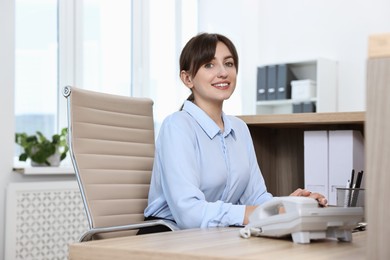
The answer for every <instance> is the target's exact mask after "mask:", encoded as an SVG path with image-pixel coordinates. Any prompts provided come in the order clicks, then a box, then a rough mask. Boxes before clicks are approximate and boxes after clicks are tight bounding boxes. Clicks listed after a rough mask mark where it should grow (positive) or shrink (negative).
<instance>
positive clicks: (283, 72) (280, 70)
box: [276, 64, 296, 99]
mask: <svg viewBox="0 0 390 260" xmlns="http://www.w3.org/2000/svg"><path fill="white" fill-rule="evenodd" d="M295 79H296V77H295V75H294V74H293V73H292V71H291V70H290V68H289V67H288V65H287V64H278V66H277V80H276V99H290V98H291V81H292V80H295Z"/></svg>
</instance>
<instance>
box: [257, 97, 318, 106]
mask: <svg viewBox="0 0 390 260" xmlns="http://www.w3.org/2000/svg"><path fill="white" fill-rule="evenodd" d="M316 101H317V98H311V99H305V100H292V99H278V100H265V101H257V103H256V105H258V106H280V105H292V104H294V103H300V102H316Z"/></svg>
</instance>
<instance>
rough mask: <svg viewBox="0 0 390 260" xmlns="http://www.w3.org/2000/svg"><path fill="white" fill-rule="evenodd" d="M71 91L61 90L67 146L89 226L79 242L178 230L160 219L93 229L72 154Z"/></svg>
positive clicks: (169, 222)
mask: <svg viewBox="0 0 390 260" xmlns="http://www.w3.org/2000/svg"><path fill="white" fill-rule="evenodd" d="M72 89H75V87H72V86H65V87H64V88H63V91H62V94H63V96H64V97H65V98H66V99H67V114H68V115H67V122H68V136H67V142H68V146H69V153H70V157H71V161H72V164H73V168H74V171H75V175H76V179H77V183H78V186H79V189H80V193H81V198H82V201H83V204H84V209H85V213H86V216H87V220H88V224H89V230H87V231H86V232H85V233H84V234H82V235H81V237H80V239H79V242H84V241H89V240H92V239H93V237H94V235H96V234H101V233H109V232H118V231H127V230H134V229H141V228H145V227H151V226H158V225H163V226H166V227H168V228H169V229H170V230H172V231H175V230H178V228H177V226H176V224H175V223H174V222H173V221H169V220H162V219H161V220H160V219H157V220H147V221H141V222H137V223H131V224H127V225H120V226H109V227H93V221H92V216H91V212H90V208H89V206H88V202H87V198H86V195H85V189H84V186H83V182H82V179H81V177H80V172H79V168H78V165H77V160H76V157H75V154H74V149H73V140H72V131H73V124H72V118H71V99H72V95H71V94H72ZM91 92H92V91H91Z"/></svg>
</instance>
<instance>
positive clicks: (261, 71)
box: [256, 66, 267, 101]
mask: <svg viewBox="0 0 390 260" xmlns="http://www.w3.org/2000/svg"><path fill="white" fill-rule="evenodd" d="M256 92H257V94H256V95H257V101H260V100H266V99H267V66H262V67H258V68H257V91H256Z"/></svg>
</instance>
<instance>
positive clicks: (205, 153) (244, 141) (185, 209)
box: [145, 101, 272, 229]
mask: <svg viewBox="0 0 390 260" xmlns="http://www.w3.org/2000/svg"><path fill="white" fill-rule="evenodd" d="M222 119H223V122H224V132H223V133H222V132H221V130H220V129H219V127H218V126H217V124H216V123H215V122H214V121H213V120H212V119H211V118H210V117H209V116H208V115H207V114H206V113H205V112H204V111H203V110H201V109H200V108H199V107H197V106H196V105H195V104H193V103H192V102H190V101H186V102H185V103H184V107H183V110H182V111H178V112H175V113H173V114H172V115H170V116H169V117H167V118H166V119H165V120H164V122H163V124H162V126H161V128H160V132H159V136H158V138H157V141H156V153H155V160H154V166H153V174H152V180H151V186H150V191H149V199H148V206H147V208H146V209H145V216H146V217H149V216H154V217H160V218H165V219H171V220H175V221H176V223H177V225H178V226H179V228H181V229H185V228H196V227H201V228H204V227H216V226H229V225H242V224H243V220H244V214H245V205H260V204H262V203H264V202H265V201H267V200H269V199H271V198H272V195H271V194H270V193H268V192H267V189H266V186H265V183H264V179H263V176H262V175H261V172H260V169H259V166H258V163H257V159H256V155H255V150H254V147H253V143H252V138H251V135H250V133H249V130H248V127H247V125H246V124H245V122H243V121H242V120H241V119H239V118H237V117H233V116H227V115H225V114H223V115H222Z"/></svg>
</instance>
